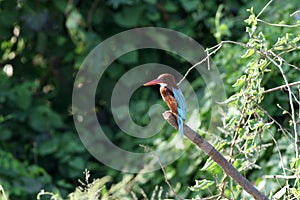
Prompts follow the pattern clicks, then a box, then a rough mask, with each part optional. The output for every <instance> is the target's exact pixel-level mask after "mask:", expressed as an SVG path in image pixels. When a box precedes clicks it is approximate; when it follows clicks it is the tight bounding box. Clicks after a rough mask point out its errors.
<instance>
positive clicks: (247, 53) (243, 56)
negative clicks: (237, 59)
mask: <svg viewBox="0 0 300 200" xmlns="http://www.w3.org/2000/svg"><path fill="white" fill-rule="evenodd" d="M254 52H255V50H254V49H253V48H251V49H247V51H246V52H245V53H244V54H243V55H242V56H241V58H248V57H250V56H252V55H253V54H254Z"/></svg>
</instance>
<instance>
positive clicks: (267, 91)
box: [264, 81, 300, 94]
mask: <svg viewBox="0 0 300 200" xmlns="http://www.w3.org/2000/svg"><path fill="white" fill-rule="evenodd" d="M295 85H300V81H296V82H293V83H289V84H288V85H286V84H285V85H281V86H278V87H274V88H271V89H268V90H265V91H264V94H267V93H270V92H274V91H276V90H283V89H287V86H288V87H291V86H295Z"/></svg>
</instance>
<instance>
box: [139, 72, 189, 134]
mask: <svg viewBox="0 0 300 200" xmlns="http://www.w3.org/2000/svg"><path fill="white" fill-rule="evenodd" d="M158 84H159V85H160V90H159V91H160V94H161V96H162V98H163V100H164V102H166V104H167V105H168V107H169V108H170V110H171V112H172V113H173V114H174V115H175V117H176V121H177V124H178V130H179V133H180V136H181V137H182V138H183V136H184V129H183V123H184V120H185V118H186V103H185V99H184V96H183V94H182V91H181V90H180V89H179V87H178V86H177V84H176V81H175V78H174V76H173V75H171V74H168V73H165V74H161V75H159V76H158V77H157V78H156V79H154V80H152V81H149V82H147V83H145V84H144V86H152V85H158Z"/></svg>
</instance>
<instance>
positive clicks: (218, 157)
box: [163, 111, 268, 200]
mask: <svg viewBox="0 0 300 200" xmlns="http://www.w3.org/2000/svg"><path fill="white" fill-rule="evenodd" d="M163 117H164V118H165V120H167V121H168V123H169V124H170V125H171V126H173V127H174V128H175V129H177V130H178V126H177V122H176V119H175V116H174V115H173V114H172V112H171V111H166V112H164V113H163ZM184 135H185V136H186V137H187V138H188V139H189V140H190V141H192V142H193V143H194V144H195V145H197V146H198V147H199V148H200V149H201V150H203V151H204V152H205V153H206V154H207V155H208V156H210V157H211V158H212V159H213V160H214V161H215V162H216V163H217V164H218V165H219V166H220V167H221V168H222V169H223V170H224V171H225V173H226V174H227V175H228V176H230V177H231V178H233V179H234V180H235V181H236V182H237V183H238V184H239V185H240V186H241V187H242V188H243V189H244V190H245V191H247V192H248V193H249V194H251V195H252V196H253V197H254V198H255V199H257V200H267V199H268V198H267V197H266V196H265V195H263V194H262V193H261V192H259V191H258V190H257V189H256V188H255V187H254V186H253V185H252V184H251V183H250V182H249V181H248V180H247V179H246V178H245V177H244V176H242V175H241V174H240V173H239V172H238V171H237V170H236V169H235V168H234V167H233V166H232V165H231V164H230V163H229V162H228V161H227V160H226V158H224V157H223V156H222V154H221V153H220V152H219V151H217V150H216V149H215V148H214V147H213V146H212V145H211V144H210V143H209V142H207V141H206V140H205V139H204V138H202V137H201V136H200V135H198V134H197V133H196V132H195V131H193V130H192V129H191V128H190V127H189V126H187V125H184Z"/></svg>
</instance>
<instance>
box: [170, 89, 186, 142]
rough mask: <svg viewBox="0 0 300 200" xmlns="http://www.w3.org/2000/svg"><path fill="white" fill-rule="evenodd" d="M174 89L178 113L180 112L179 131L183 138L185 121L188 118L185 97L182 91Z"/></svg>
mask: <svg viewBox="0 0 300 200" xmlns="http://www.w3.org/2000/svg"><path fill="white" fill-rule="evenodd" d="M172 89H173V94H174V97H175V99H176V101H177V111H178V129H179V133H180V136H181V137H183V135H184V132H183V122H184V120H185V117H186V111H185V110H186V103H185V99H184V96H183V94H182V92H181V90H180V89H175V88H172Z"/></svg>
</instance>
